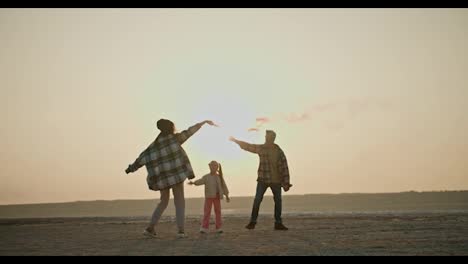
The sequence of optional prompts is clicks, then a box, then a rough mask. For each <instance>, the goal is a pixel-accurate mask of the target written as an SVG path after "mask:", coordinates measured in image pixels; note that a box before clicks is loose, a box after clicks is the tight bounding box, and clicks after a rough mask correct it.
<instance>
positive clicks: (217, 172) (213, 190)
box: [188, 160, 231, 234]
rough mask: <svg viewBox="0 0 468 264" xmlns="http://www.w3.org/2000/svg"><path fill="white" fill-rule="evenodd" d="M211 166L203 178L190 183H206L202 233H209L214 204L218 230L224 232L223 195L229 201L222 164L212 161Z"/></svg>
mask: <svg viewBox="0 0 468 264" xmlns="http://www.w3.org/2000/svg"><path fill="white" fill-rule="evenodd" d="M208 165H209V166H210V173H209V174H206V175H205V176H203V177H202V178H201V179H199V180H197V181H195V182H192V181H190V182H189V183H188V184H190V185H205V209H204V211H205V213H204V216H203V220H202V226H201V228H200V233H203V234H205V233H207V232H208V228H209V225H210V217H211V206H212V205H213V204H214V211H215V215H216V222H215V223H216V231H217V232H218V233H222V232H223V230H222V229H221V227H222V220H221V200H222V199H223V195H225V196H226V201H227V202H228V203H229V202H230V200H231V199H230V198H229V190H228V188H227V186H226V182H225V181H224V177H223V170H222V169H221V164H219V163H218V162H216V161H214V160H213V161H212V162H210V163H209V164H208Z"/></svg>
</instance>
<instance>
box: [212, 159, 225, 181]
mask: <svg viewBox="0 0 468 264" xmlns="http://www.w3.org/2000/svg"><path fill="white" fill-rule="evenodd" d="M211 163H216V164H218V174H219V177H221V183H222V184H223V185H226V182H225V181H224V177H223V168H222V167H221V163H219V162H217V161H216V160H213V161H212V162H211Z"/></svg>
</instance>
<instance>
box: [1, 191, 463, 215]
mask: <svg viewBox="0 0 468 264" xmlns="http://www.w3.org/2000/svg"><path fill="white" fill-rule="evenodd" d="M158 202H159V199H157V198H155V199H145V200H114V201H103V200H101V201H79V202H70V203H50V204H20V205H1V206H0V219H13V218H20V219H21V218H61V217H135V216H148V215H150V214H151V213H152V212H153V210H154V208H155V207H156V205H157V204H158ZM252 202H253V197H232V200H231V202H230V203H226V201H223V202H222V211H223V215H226V216H227V215H240V216H248V215H249V214H250V212H251V209H252ZM203 204H204V198H187V199H186V215H193V216H198V215H200V214H201V213H202V212H203ZM273 208H274V204H273V199H272V197H270V196H267V197H265V198H264V200H263V203H262V206H261V208H260V212H261V213H263V214H272V212H273ZM438 212H440V213H464V212H468V191H445V192H402V193H380V194H379V193H378V194H362V193H361V194H358V193H356V194H307V195H285V196H284V197H283V213H284V214H285V215H288V214H289V215H300V214H315V215H320V214H337V213H346V214H386V213H390V214H395V213H438ZM174 214H175V211H174V205H173V202H172V201H171V202H170V203H169V206H168V208H167V210H166V211H165V213H164V215H165V216H173V215H174Z"/></svg>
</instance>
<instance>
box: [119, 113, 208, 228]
mask: <svg viewBox="0 0 468 264" xmlns="http://www.w3.org/2000/svg"><path fill="white" fill-rule="evenodd" d="M204 124H209V125H212V126H213V125H215V124H214V123H213V122H212V121H209V120H207V121H204V122H201V123H198V124H195V125H194V126H191V127H190V128H188V129H187V130H184V131H182V132H180V133H175V126H174V123H172V121H170V120H166V119H160V120H159V121H158V123H157V127H158V129H159V130H161V133H160V134H159V135H158V137H157V138H156V139H155V140H154V141H153V143H151V144H150V145H149V146H148V147H147V148H146V149H145V150H144V151H143V152H142V153H141V154H140V155H139V156H138V158H137V159H136V160H135V162H133V163H132V164H130V165H129V166H128V168H127V169H126V170H125V172H126V173H130V172H135V171H137V170H138V169H139V168H141V167H143V166H146V170H147V172H148V176H147V178H146V181H147V183H148V188H149V189H150V190H153V191H160V192H161V202H160V203H159V204H158V207H157V208H156V209H155V211H154V213H153V216H152V218H151V222H150V224H149V226H148V227H147V228H146V230H145V231H144V234H145V235H147V236H151V237H155V236H156V233H155V231H154V227H155V225H156V224H157V223H158V222H159V219H160V218H161V216H162V213H163V212H164V210H165V209H166V207H167V205H168V203H169V191H170V189H172V193H173V195H174V203H175V206H176V219H177V226H178V228H179V237H184V236H185V232H184V222H185V198H184V185H183V182H184V181H185V179H187V178H189V179H193V178H195V174H194V173H193V169H192V166H191V164H190V160H189V158H188V156H187V153H185V151H184V149H183V148H182V144H183V143H184V142H185V141H186V140H187V139H189V138H190V137H191V136H192V135H193V134H195V133H196V132H197V131H198V130H199V129H200V128H201V127H202V126H203V125H204Z"/></svg>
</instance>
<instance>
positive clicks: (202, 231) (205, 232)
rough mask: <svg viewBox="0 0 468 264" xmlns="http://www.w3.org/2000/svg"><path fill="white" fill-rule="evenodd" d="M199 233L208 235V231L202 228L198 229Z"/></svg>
mask: <svg viewBox="0 0 468 264" xmlns="http://www.w3.org/2000/svg"><path fill="white" fill-rule="evenodd" d="M200 233H201V234H207V233H208V229H206V228H203V227H200Z"/></svg>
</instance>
